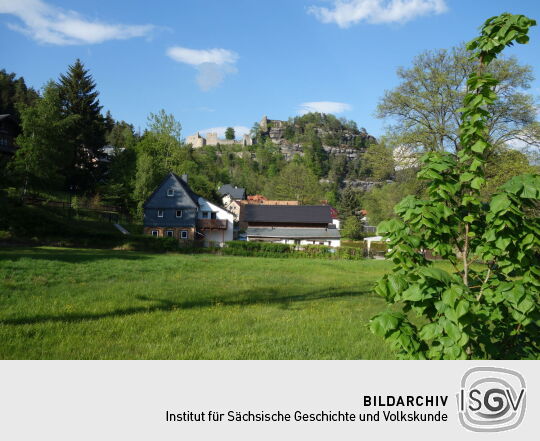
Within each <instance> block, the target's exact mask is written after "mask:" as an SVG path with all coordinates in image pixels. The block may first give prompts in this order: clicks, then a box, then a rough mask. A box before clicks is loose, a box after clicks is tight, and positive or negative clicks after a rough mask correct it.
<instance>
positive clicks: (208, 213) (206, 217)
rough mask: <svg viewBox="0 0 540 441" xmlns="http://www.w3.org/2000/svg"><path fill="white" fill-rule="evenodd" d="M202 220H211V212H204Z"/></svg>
mask: <svg viewBox="0 0 540 441" xmlns="http://www.w3.org/2000/svg"><path fill="white" fill-rule="evenodd" d="M202 218H203V219H210V212H209V211H203V212H202Z"/></svg>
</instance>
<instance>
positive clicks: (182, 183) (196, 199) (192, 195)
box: [143, 172, 199, 207]
mask: <svg viewBox="0 0 540 441" xmlns="http://www.w3.org/2000/svg"><path fill="white" fill-rule="evenodd" d="M171 176H172V177H173V178H174V179H176V180H177V181H178V183H179V184H180V186H181V187H182V188H183V189H184V191H185V192H186V194H187V196H188V198H189V199H190V200H191V202H193V204H194V205H195V206H196V207H198V206H199V195H198V194H196V193H195V192H194V191H193V190H192V189H191V188H190V187H189V185H188V184H187V182H186V181H184V180H183V179H182V178H181V177H180V176H178V175H177V174H175V173H173V172H170V173H169V174H167V176H165V178H164V179H163V181H161V183H160V184H159V185H158V186H157V187H156V189H155V190H154V191H153V192H152V194H151V195H150V196H148V198H146V201H145V202H144V204H143V207H146V206H148V205H149V203H150V202H151V201H152V198H153V197H154V195H155V194H156V193H157V192H158V191H159V189H160V188H161V187H163V185H165V183H166V182H167V181H168V180H169V178H170V177H171Z"/></svg>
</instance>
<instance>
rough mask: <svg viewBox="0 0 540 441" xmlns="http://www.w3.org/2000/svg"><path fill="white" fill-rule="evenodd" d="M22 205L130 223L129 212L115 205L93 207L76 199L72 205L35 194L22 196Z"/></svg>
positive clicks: (70, 214)
mask: <svg viewBox="0 0 540 441" xmlns="http://www.w3.org/2000/svg"><path fill="white" fill-rule="evenodd" d="M22 203H23V204H24V205H41V206H46V207H55V208H61V213H62V214H63V215H64V216H66V217H73V216H74V215H75V216H76V217H83V218H86V219H92V220H97V221H102V222H103V221H105V222H111V223H116V224H118V223H121V222H123V223H131V222H132V220H133V219H132V218H131V216H130V215H129V214H127V213H125V212H123V211H122V209H121V207H118V206H115V205H99V208H95V207H94V206H93V205H92V204H90V203H83V204H81V202H80V201H78V203H77V206H74V205H73V204H72V203H71V201H70V202H66V201H54V200H50V199H45V198H41V197H35V196H24V197H23V198H22Z"/></svg>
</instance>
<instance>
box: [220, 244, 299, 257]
mask: <svg viewBox="0 0 540 441" xmlns="http://www.w3.org/2000/svg"><path fill="white" fill-rule="evenodd" d="M293 251H294V246H293V245H287V244H283V243H271V242H248V241H243V240H235V241H232V242H227V243H226V244H225V247H224V248H223V249H222V254H224V255H230V256H259V257H288V256H287V254H291V253H292V252H293Z"/></svg>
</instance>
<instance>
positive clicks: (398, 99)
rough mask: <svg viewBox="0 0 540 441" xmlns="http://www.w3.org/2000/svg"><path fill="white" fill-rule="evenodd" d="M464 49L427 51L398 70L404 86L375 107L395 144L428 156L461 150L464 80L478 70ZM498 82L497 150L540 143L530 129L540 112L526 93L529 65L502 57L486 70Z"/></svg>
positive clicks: (493, 119)
mask: <svg viewBox="0 0 540 441" xmlns="http://www.w3.org/2000/svg"><path fill="white" fill-rule="evenodd" d="M478 63H479V62H478V60H474V59H473V58H471V54H470V51H467V49H466V48H465V47H464V46H459V47H457V48H453V49H451V50H444V49H443V50H438V51H427V52H424V53H422V54H420V55H419V56H417V57H416V58H415V59H414V61H413V63H412V67H410V68H400V69H398V72H397V74H398V77H399V78H400V80H401V84H400V85H399V86H398V87H397V88H395V89H394V90H391V91H387V92H386V93H385V95H384V98H382V100H381V102H380V103H379V106H378V108H377V114H378V117H379V118H391V119H392V120H393V121H394V122H395V124H394V125H393V126H392V127H391V128H390V131H391V132H392V133H394V134H395V140H394V142H395V144H396V145H399V146H402V147H404V146H408V147H409V148H411V149H413V150H414V149H416V148H420V149H422V150H424V151H444V150H446V151H453V152H456V151H459V150H460V149H461V142H460V137H459V132H458V127H459V124H460V113H459V108H460V107H461V106H462V103H463V99H464V97H465V93H466V81H467V78H468V77H469V75H470V74H472V73H473V72H475V71H476V69H477V68H478ZM486 69H488V71H489V72H490V73H491V74H492V75H493V76H494V77H495V79H497V81H498V84H497V88H496V90H495V92H496V93H497V99H496V100H495V101H494V102H493V103H492V104H490V107H489V113H490V117H489V121H488V122H487V125H486V129H487V130H488V140H489V142H490V143H491V144H493V145H494V146H500V145H502V144H504V143H507V142H510V141H515V140H521V141H523V142H526V143H529V144H536V145H538V143H539V139H540V138H539V137H538V136H535V133H534V131H533V130H532V128H533V126H534V125H535V119H536V109H535V106H534V99H533V97H532V96H531V95H527V94H525V93H523V90H525V89H528V88H530V85H531V81H532V79H533V76H532V73H531V67H530V66H523V65H520V64H519V63H518V62H517V60H516V59H515V58H500V59H496V60H494V62H493V63H490V64H489V65H488V66H486Z"/></svg>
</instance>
